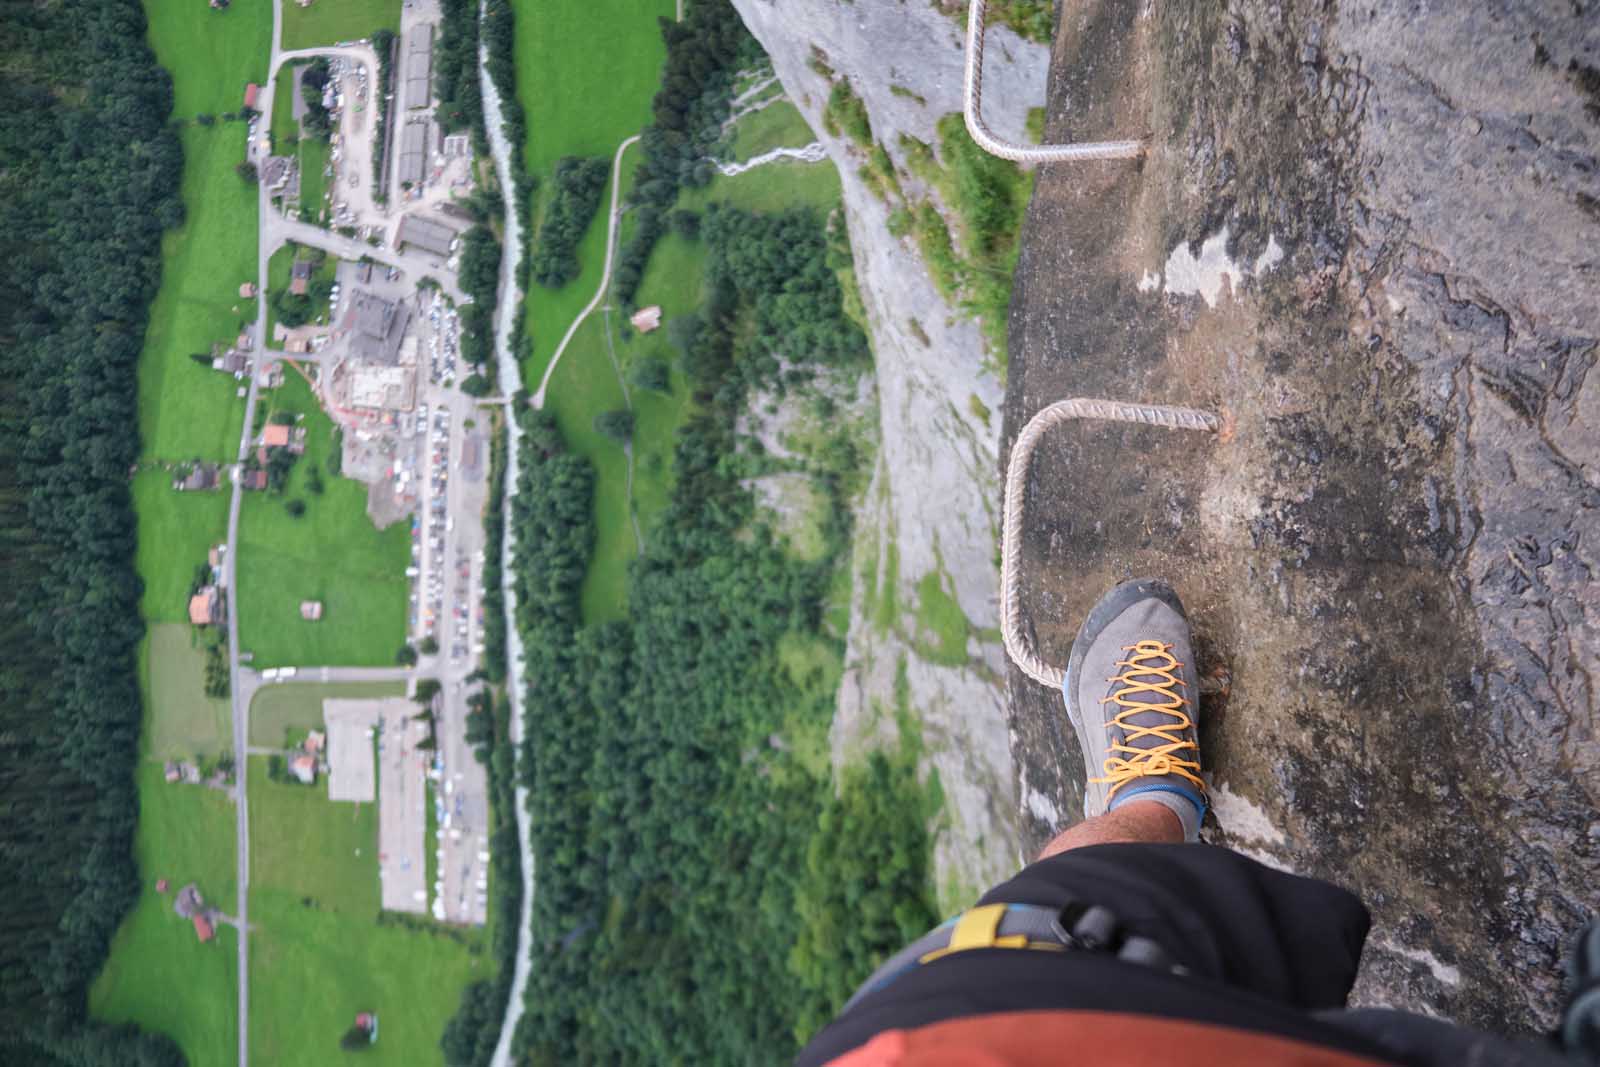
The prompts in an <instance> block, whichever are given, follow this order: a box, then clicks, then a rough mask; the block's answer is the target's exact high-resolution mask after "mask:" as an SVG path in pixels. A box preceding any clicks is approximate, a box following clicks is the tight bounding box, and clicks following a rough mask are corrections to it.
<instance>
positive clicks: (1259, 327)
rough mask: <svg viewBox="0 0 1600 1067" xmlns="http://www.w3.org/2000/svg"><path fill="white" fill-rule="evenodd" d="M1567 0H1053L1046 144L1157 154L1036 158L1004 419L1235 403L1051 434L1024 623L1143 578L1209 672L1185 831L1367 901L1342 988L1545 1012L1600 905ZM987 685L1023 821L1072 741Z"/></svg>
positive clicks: (1050, 624)
mask: <svg viewBox="0 0 1600 1067" xmlns="http://www.w3.org/2000/svg"><path fill="white" fill-rule="evenodd" d="M1589 7H1592V5H1581V4H1572V3H1555V2H1553V0H1551V2H1543V3H1517V4H1512V3H1486V4H1474V5H1457V6H1447V7H1445V8H1429V9H1427V10H1426V11H1419V10H1418V9H1417V7H1416V5H1413V4H1407V3H1400V2H1389V0H1369V2H1367V3H1364V4H1361V5H1338V7H1337V9H1335V7H1334V6H1333V5H1327V4H1323V3H1318V2H1309V0H1306V2H1295V0H1276V2H1267V0H1233V2H1231V3H1229V4H1227V5H1167V6H1163V5H1154V6H1150V7H1146V6H1143V5H1140V4H1139V3H1136V2H1134V0H1102V2H1098V3H1087V4H1075V5H1074V18H1073V20H1072V22H1071V24H1070V25H1068V26H1066V27H1064V28H1063V32H1062V33H1061V34H1060V35H1059V36H1058V39H1057V41H1056V44H1055V49H1054V55H1053V60H1052V72H1051V73H1052V80H1051V87H1050V94H1049V95H1050V105H1049V119H1048V122H1047V127H1046V132H1047V135H1048V137H1049V139H1052V140H1056V139H1066V138H1070V137H1078V138H1084V137H1092V136H1100V135H1103V133H1104V131H1106V130H1112V129H1114V130H1116V131H1118V132H1119V133H1125V134H1128V135H1134V136H1142V137H1145V138H1146V139H1147V141H1148V144H1149V151H1148V154H1147V156H1146V158H1145V159H1144V160H1143V161H1142V162H1140V163H1137V164H1091V165H1085V166H1079V167H1076V168H1067V167H1060V166H1057V167H1047V168H1045V170H1044V172H1043V173H1042V175H1041V177H1040V180H1039V183H1038V186H1037V189H1036V193H1035V198H1034V203H1033V204H1032V206H1031V208H1030V214H1029V218H1028V222H1027V224H1026V228H1025V231H1024V247H1023V255H1022V260H1021V263H1020V265H1019V268H1018V278H1017V287H1016V293H1015V298H1014V302H1013V306H1012V319H1011V325H1010V330H1011V351H1012V373H1011V376H1010V380H1009V383H1008V390H1007V399H1006V408H1005V412H1006V426H1005V440H1006V442H1009V441H1010V440H1011V439H1012V438H1013V437H1014V436H1015V435H1016V433H1017V432H1018V431H1019V430H1020V428H1021V426H1022V424H1023V423H1024V422H1025V421H1026V420H1027V419H1028V418H1029V417H1030V416H1031V415H1032V414H1033V413H1034V412H1035V411H1037V410H1038V409H1039V408H1040V407H1043V406H1044V405H1045V404H1047V403H1049V402H1051V401H1053V400H1055V399H1058V398H1060V397H1062V396H1067V395H1089V396H1106V397H1112V398H1116V399H1134V400H1152V401H1165V402H1170V403H1180V404H1190V405H1194V406H1199V407H1204V408H1208V409H1211V410H1214V411H1219V412H1222V413H1223V414H1224V421H1225V427H1226V429H1225V431H1224V433H1223V434H1222V435H1220V437H1219V438H1217V439H1215V440H1206V439H1203V438H1198V439H1197V438H1194V437H1190V436H1185V435H1182V434H1179V433H1175V432H1173V431H1164V430H1150V429H1143V428H1133V427H1120V426H1107V425H1101V426H1085V427H1075V428H1072V429H1070V430H1064V431H1058V432H1056V433H1055V434H1053V435H1052V437H1051V438H1050V439H1049V440H1048V441H1047V442H1046V444H1045V445H1044V446H1043V447H1042V449H1041V454H1040V456H1039V458H1038V459H1036V461H1035V464H1036V466H1035V471H1034V474H1033V477H1032V478H1031V479H1030V484H1029V489H1028V493H1029V496H1028V516H1029V517H1028V522H1027V531H1026V540H1027V543H1026V546H1025V569H1026V585H1027V589H1026V597H1027V603H1028V607H1029V613H1030V616H1031V618H1032V620H1033V625H1034V627H1035V629H1036V630H1037V632H1038V635H1039V640H1040V643H1041V647H1042V648H1043V650H1044V652H1045V653H1046V655H1047V656H1048V657H1049V658H1051V659H1053V660H1054V661H1056V662H1064V661H1065V659H1066V656H1067V653H1068V646H1069V644H1070V641H1071V637H1072V633H1073V631H1074V629H1075V628H1076V626H1077V623H1078V620H1079V619H1081V617H1082V614H1083V612H1084V611H1085V610H1087V607H1088V606H1089V605H1090V604H1092V603H1093V601H1094V600H1095V598H1096V597H1097V596H1098V595H1099V593H1100V592H1101V591H1102V590H1103V588H1104V587H1105V586H1106V585H1107V584H1109V583H1111V582H1113V581H1115V580H1117V579H1119V578H1122V577H1126V576H1130V575H1134V574H1148V573H1159V574H1164V575H1166V576H1167V577H1169V578H1171V579H1172V580H1173V581H1174V582H1175V584H1176V585H1177V586H1178V588H1179V591H1180V592H1181V594H1182V595H1183V596H1184V598H1185V601H1186V603H1187V605H1188V607H1189V610H1190V614H1191V616H1192V617H1193V618H1194V619H1195V621H1196V627H1197V639H1198V643H1199V655H1200V658H1201V669H1202V672H1204V671H1206V670H1208V669H1210V668H1212V667H1215V666H1217V665H1225V666H1226V667H1227V668H1228V669H1229V671H1230V672H1231V677H1232V688H1231V692H1230V693H1229V695H1228V696H1227V698H1226V699H1225V700H1221V701H1211V702H1208V703H1207V704H1206V705H1205V707H1204V709H1203V723H1202V745H1203V747H1204V748H1205V750H1206V753H1207V761H1208V764H1209V769H1210V774H1211V776H1212V780H1213V791H1214V797H1215V800H1216V805H1215V809H1214V819H1213V820H1212V825H1211V826H1210V827H1209V828H1208V830H1207V835H1208V836H1209V837H1210V839H1211V840H1214V841H1220V842H1224V843H1227V844H1230V845H1233V846H1234V847H1237V848H1241V849H1243V850H1245V851H1248V852H1250V853H1251V854H1253V855H1258V856H1260V857H1262V858H1264V859H1267V860H1268V861H1269V862H1273V863H1276V864H1278V865H1281V866H1285V867H1289V868H1292V869H1295V870H1299V871H1302V872H1305V873H1311V874H1316V875H1319V876H1322V877H1327V878H1330V879H1333V880H1335V881H1338V882H1341V883H1343V884H1345V885H1347V886H1349V887H1351V888H1352V889H1355V890H1356V891H1358V892H1359V893H1360V894H1361V895H1362V896H1363V898H1364V899H1365V900H1366V901H1367V902H1368V904H1369V905H1370V906H1371V908H1372V909H1373V912H1374V916H1375V920H1376V925H1375V927H1374V931H1373V936H1372V938H1371V940H1370V941H1369V943H1368V952H1367V956H1366V959H1365V964H1364V971H1363V975H1362V978H1361V980H1360V982H1359V983H1358V986H1357V992H1356V997H1357V1000H1358V1001H1360V1002H1362V1003H1369V1004H1373V1003H1381V1004H1392V1005H1396V1006H1404V1007H1410V1008H1414V1009H1420V1010H1425V1011H1429V1012H1435V1013H1439V1014H1443V1015H1447V1016H1453V1017H1457V1018H1461V1019H1464V1020H1467V1021H1470V1022H1475V1023H1479V1024H1482V1025H1488V1026H1494V1027H1504V1026H1511V1027H1514V1028H1523V1029H1531V1028H1534V1027H1537V1026H1542V1025H1547V1024H1548V1023H1549V1022H1550V1021H1551V1019H1552V1017H1553V1013H1554V1012H1555V1010H1556V1008H1557V1006H1558V1003H1559V992H1560V989H1559V985H1560V983H1559V960H1560V955H1561V953H1562V951H1563V950H1564V948H1565V944H1566V939H1567V938H1568V937H1569V936H1570V935H1571V934H1572V933H1574V932H1575V931H1576V929H1577V927H1578V926H1579V924H1580V922H1581V920H1582V918H1583V917H1584V916H1585V914H1586V913H1589V912H1593V911H1595V910H1597V909H1600V743H1597V740H1596V714H1597V712H1596V697H1595V693H1594V689H1593V681H1592V679H1593V678H1595V677H1596V676H1597V671H1600V653H1597V645H1596V640H1595V639H1596V636H1597V634H1596V627H1597V623H1600V595H1597V593H1596V588H1597V587H1596V586H1595V584H1594V581H1593V578H1594V574H1595V570H1596V567H1597V566H1600V556H1597V549H1596V547H1595V546H1596V544H1600V510H1597V505H1600V468H1597V467H1596V463H1597V462H1600V424H1597V423H1596V420H1595V416H1596V414H1597V412H1600V385H1595V384H1593V383H1592V381H1591V378H1590V372H1591V369H1592V368H1593V367H1594V364H1595V362H1596V356H1597V353H1600V260H1597V258H1596V251H1595V250H1596V249H1597V248H1600V208H1597V207H1596V205H1597V204H1600V72H1595V71H1594V66H1595V64H1596V58H1595V57H1596V56H1600V19H1596V18H1595V15H1594V13H1593V11H1592V10H1588V8H1589ZM1218 235H1225V236H1223V237H1222V239H1221V240H1220V241H1214V239H1215V238H1217V237H1218ZM1208 239H1213V241H1214V243H1212V244H1210V245H1207V244H1206V242H1207V241H1208ZM1274 248H1276V249H1280V250H1281V253H1282V254H1281V260H1280V261H1277V262H1274V259H1275V256H1274V254H1272V249H1274ZM1180 252H1181V253H1182V254H1178V253H1180ZM1191 252H1192V253H1194V254H1193V255H1191V254H1190V253H1191ZM1208 253H1209V254H1208ZM1010 685H1011V695H1012V699H1011V702H1010V708H1011V718H1012V724H1013V730H1014V733H1015V743H1014V746H1013V754H1014V757H1015V760H1016V765H1017V773H1018V782H1019V789H1020V790H1021V811H1022V817H1023V819H1024V823H1025V826H1026V828H1027V837H1028V840H1029V842H1030V844H1036V843H1038V842H1040V841H1042V840H1043V839H1045V838H1046V837H1047V836H1048V834H1049V833H1050V832H1052V831H1053V830H1054V829H1056V828H1058V827H1059V825H1060V824H1061V823H1062V822H1066V821H1070V820H1071V819H1072V818H1073V817H1074V815H1075V813H1076V812H1077V811H1078V810H1079V807H1078V805H1079V804H1080V795H1079V794H1080V791H1081V784H1080V783H1081V777H1082V774H1083V768H1082V764H1081V758H1080V757H1079V755H1078V753H1077V751H1076V746H1075V744H1073V742H1072V740H1071V734H1070V731H1067V730H1064V729H1063V723H1062V721H1061V716H1060V711H1059V698H1058V697H1057V695H1056V694H1054V693H1049V692H1045V691H1043V690H1041V689H1040V688H1039V687H1037V686H1035V685H1034V684H1033V683H1032V682H1030V681H1028V680H1027V679H1026V678H1025V677H1024V676H1023V675H1021V674H1020V672H1016V671H1014V670H1013V671H1012V672H1011V674H1010Z"/></svg>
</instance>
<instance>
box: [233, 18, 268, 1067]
mask: <svg viewBox="0 0 1600 1067" xmlns="http://www.w3.org/2000/svg"><path fill="white" fill-rule="evenodd" d="M282 42H283V0H274V2H273V5H272V55H271V58H270V61H269V63H268V67H267V70H268V75H267V84H266V85H265V86H263V87H262V90H261V94H260V97H259V98H258V100H257V103H258V104H259V105H260V111H261V116H262V117H261V118H260V119H259V120H258V127H257V128H258V129H260V130H261V131H262V132H265V131H266V129H268V128H270V124H271V122H272V92H273V88H274V84H275V82H276V81H277V71H278V64H279V63H280V62H281V58H280V52H281V48H282ZM256 211H257V218H258V219H266V218H269V217H270V216H271V213H272V202H271V197H270V196H269V194H268V190H267V187H266V186H265V185H257V187H256ZM271 255H272V248H271V246H270V245H268V244H267V242H265V241H260V242H258V243H257V246H256V277H257V282H256V326H255V329H254V331H253V332H255V333H256V334H257V335H258V336H257V337H256V343H255V346H254V348H253V349H252V351H253V352H255V353H258V354H261V355H264V354H265V352H266V344H267V338H266V337H265V332H266V323H267V260H268V259H269V258H270V256H271ZM258 358H259V357H258ZM259 381H260V375H259V374H257V373H256V368H255V366H253V365H252V367H251V368H250V385H249V387H248V388H247V390H246V393H245V402H244V427H243V428H242V429H241V430H240V431H239V455H238V461H239V463H240V464H241V465H242V464H243V462H244V458H245V454H246V453H247V452H248V451H249V448H250V431H251V428H252V427H253V426H254V425H255V414H256V399H257V396H258V392H259V387H258V383H259ZM243 494H244V485H243V483H242V482H241V481H240V480H239V479H237V478H235V480H234V483H233V493H232V495H231V496H230V497H229V499H228V551H227V553H226V554H225V557H224V559H223V563H222V566H223V581H224V584H225V585H226V587H227V597H228V674H229V687H228V691H229V693H230V694H232V703H233V707H232V712H233V777H234V782H235V783H236V784H235V786H234V797H235V801H234V842H235V845H234V850H235V851H234V864H235V875H234V877H235V881H236V883H237V886H238V889H237V893H238V901H237V904H236V905H235V916H236V918H237V922H236V924H235V925H236V928H237V930H238V937H239V958H238V967H239V974H238V987H239V1014H238V1022H239V1067H249V1064H250V808H249V803H248V798H247V796H246V793H247V791H246V789H245V782H246V781H247V779H248V775H247V774H246V771H247V769H248V767H249V762H248V760H249V753H248V752H247V748H248V746H249V742H250V721H249V720H250V701H249V699H248V694H246V693H245V691H244V678H243V672H242V671H241V670H240V667H239V596H238V593H239V587H238V581H237V578H238V568H237V563H238V560H239V506H240V503H241V501H242V498H243Z"/></svg>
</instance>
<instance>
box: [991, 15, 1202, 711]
mask: <svg viewBox="0 0 1600 1067" xmlns="http://www.w3.org/2000/svg"><path fill="white" fill-rule="evenodd" d="M979 2H980V3H981V2H982V0H979ZM1071 419H1103V420H1106V421H1108V422H1132V423H1140V424H1143V425H1145V426H1165V427H1167V428H1168V429H1171V430H1205V431H1209V432H1211V433H1215V432H1216V431H1217V428H1218V426H1219V425H1220V423H1219V422H1218V420H1217V417H1216V416H1215V415H1212V414H1210V413H1209V412H1205V411H1198V410H1196V409H1194V408H1180V407H1169V406H1167V405H1164V404H1127V403H1122V402H1121V401H1116V400H1091V399H1089V398H1087V397H1075V398H1073V399H1071V400H1058V401H1057V402H1056V403H1054V404H1051V405H1050V406H1049V407H1047V408H1044V409H1042V410H1041V411H1039V413H1038V414H1036V415H1034V417H1033V418H1031V419H1029V420H1028V424H1027V425H1026V426H1024V427H1023V428H1022V432H1021V433H1019V434H1018V435H1017V439H1016V442H1015V443H1013V444H1012V446H1011V461H1010V463H1009V465H1008V466H1007V468H1006V499H1005V523H1004V526H1003V527H1002V531H1001V537H1000V627H1001V634H1002V636H1003V637H1004V639H1005V646H1006V652H1007V653H1008V654H1009V655H1010V656H1011V658H1012V660H1013V661H1014V662H1015V663H1016V665H1017V666H1018V667H1020V668H1022V671H1023V673H1024V674H1026V675H1027V676H1028V677H1030V678H1032V679H1033V680H1034V681H1036V682H1038V683H1040V684H1041V685H1047V686H1050V687H1051V688H1052V689H1060V688H1061V683H1062V680H1063V677H1064V675H1065V672H1064V671H1063V670H1062V669H1061V668H1059V667H1052V666H1051V665H1050V664H1048V663H1046V662H1045V661H1044V660H1043V659H1042V658H1040V656H1039V653H1038V651H1037V650H1036V649H1035V648H1034V647H1033V643H1032V642H1031V641H1030V640H1029V639H1028V637H1027V635H1026V633H1025V630H1024V627H1025V622H1026V620H1024V618H1023V614H1022V601H1021V600H1020V598H1019V596H1018V588H1019V587H1020V586H1021V584H1022V554H1021V551H1020V549H1021V545H1020V541H1021V538H1022V507H1023V503H1024V501H1025V498H1026V496H1027V489H1028V466H1029V464H1030V463H1031V462H1032V460H1033V450H1034V448H1035V446H1037V445H1038V443H1039V438H1041V437H1043V436H1044V434H1045V431H1047V430H1049V429H1050V428H1051V427H1053V426H1057V425H1060V424H1061V423H1063V422H1067V421H1069V420H1071Z"/></svg>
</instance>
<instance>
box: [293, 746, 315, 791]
mask: <svg viewBox="0 0 1600 1067" xmlns="http://www.w3.org/2000/svg"><path fill="white" fill-rule="evenodd" d="M289 773H290V774H291V775H293V776H294V780H295V781H297V782H299V783H300V784H301V785H316V784H317V757H315V756H313V755H311V754H310V753H309V752H301V753H299V754H298V755H295V756H290V757H289Z"/></svg>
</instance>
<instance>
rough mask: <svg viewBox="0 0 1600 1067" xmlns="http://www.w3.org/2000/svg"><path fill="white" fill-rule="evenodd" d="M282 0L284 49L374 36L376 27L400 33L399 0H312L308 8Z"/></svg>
mask: <svg viewBox="0 0 1600 1067" xmlns="http://www.w3.org/2000/svg"><path fill="white" fill-rule="evenodd" d="M240 2H242V0H234V3H235V4H238V3H240ZM252 2H254V0H252ZM279 2H280V3H282V4H283V48H284V51H293V50H295V49H297V48H315V47H317V46H318V45H327V44H338V43H339V42H340V41H355V40H360V39H361V38H363V37H371V36H372V34H373V32H374V31H375V30H393V31H394V32H396V33H399V32H400V0H313V2H312V3H311V5H310V6H308V7H301V6H300V5H299V4H297V3H293V2H292V0H279ZM268 25H271V19H270V17H269V19H268Z"/></svg>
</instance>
